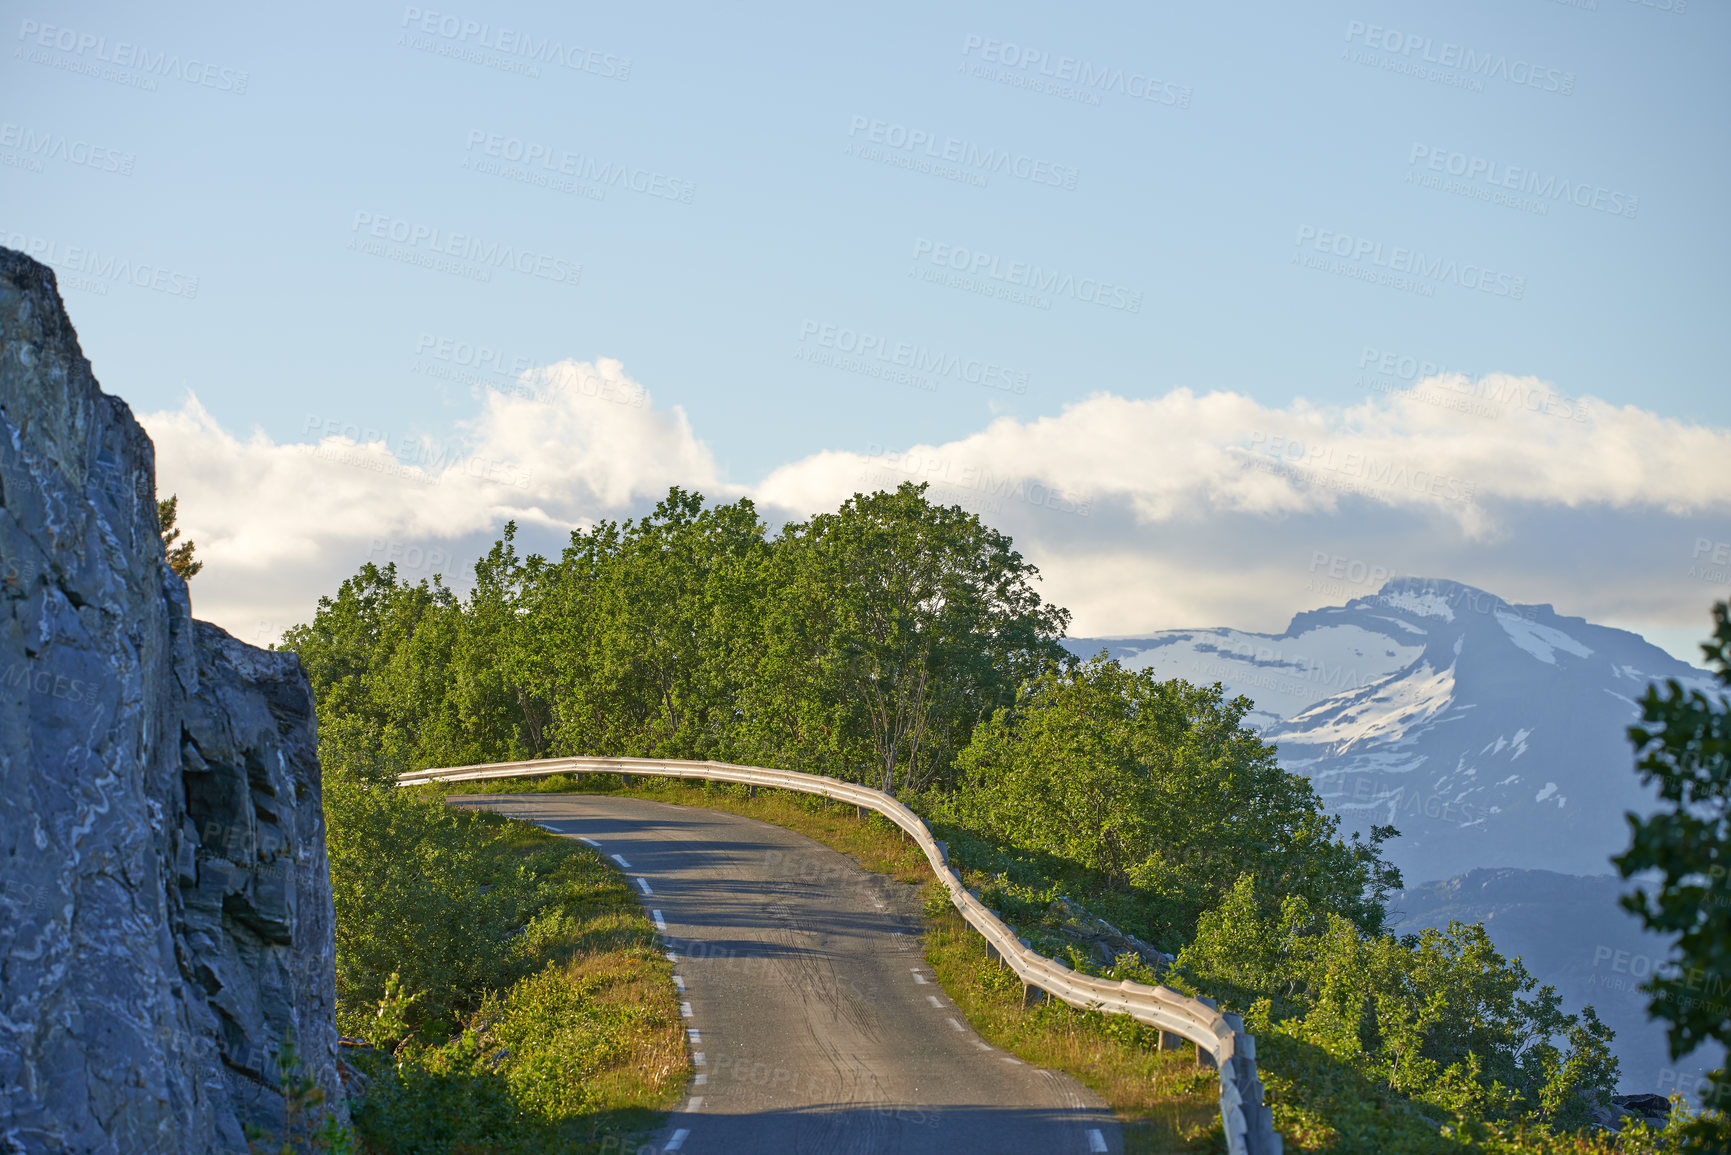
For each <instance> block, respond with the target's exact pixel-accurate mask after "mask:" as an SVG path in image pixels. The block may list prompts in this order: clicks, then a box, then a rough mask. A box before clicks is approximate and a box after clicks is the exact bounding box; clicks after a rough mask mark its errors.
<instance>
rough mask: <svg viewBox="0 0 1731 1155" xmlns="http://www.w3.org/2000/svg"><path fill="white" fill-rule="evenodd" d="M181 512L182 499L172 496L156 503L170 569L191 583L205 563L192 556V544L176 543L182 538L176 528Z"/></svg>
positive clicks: (157, 517) (185, 542)
mask: <svg viewBox="0 0 1731 1155" xmlns="http://www.w3.org/2000/svg"><path fill="white" fill-rule="evenodd" d="M179 510H180V497H179V495H178V494H170V495H169V496H168V497H167V498H165V499H163V500H161V501H158V502H157V503H156V526H157V530H158V531H159V532H160V533H161V534H162V552H163V556H164V557H165V558H166V559H167V561H168V568H169V569H171V570H173V571H174V572H175V573H177V574H179V575H180V577H181V580H183V581H191V580H192V575H193V574H195V573H197V572H198V571H199V570H201V569H203V568H204V563H203V562H201V561H198V560H196V559H194V558H193V556H192V542H190V541H183V542H181V543H180V544H179V545H176V544H175V542H176V541H178V540H179V538H180V530H178V529H176V528H175V527H174V518H175V515H176V514H177V513H178V512H179Z"/></svg>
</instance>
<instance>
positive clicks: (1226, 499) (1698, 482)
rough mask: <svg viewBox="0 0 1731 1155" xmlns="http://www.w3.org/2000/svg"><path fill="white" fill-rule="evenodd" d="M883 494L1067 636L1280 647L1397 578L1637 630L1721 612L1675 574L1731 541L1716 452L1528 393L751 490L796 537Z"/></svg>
mask: <svg viewBox="0 0 1731 1155" xmlns="http://www.w3.org/2000/svg"><path fill="white" fill-rule="evenodd" d="M903 480H914V481H920V480H924V481H928V482H930V483H931V486H932V489H931V496H933V497H934V498H936V499H938V500H942V501H949V502H955V503H957V504H960V505H962V506H964V507H966V508H969V509H972V510H975V511H976V512H979V513H981V514H983V515H984V516H986V517H987V519H988V520H989V521H990V522H992V523H993V524H994V525H996V526H998V527H999V528H1001V529H1003V530H1005V531H1006V532H1009V533H1010V534H1012V535H1013V536H1014V537H1015V539H1016V542H1017V545H1018V547H1019V548H1020V549H1021V550H1022V551H1023V552H1024V553H1025V554H1026V555H1027V556H1028V557H1030V559H1032V560H1033V561H1035V562H1036V563H1037V564H1038V565H1039V566H1040V567H1041V570H1042V572H1043V574H1044V578H1045V582H1044V585H1045V590H1046V592H1047V594H1048V596H1050V597H1052V598H1053V599H1054V600H1056V601H1058V602H1060V603H1061V604H1063V605H1066V606H1068V607H1070V608H1071V609H1072V610H1073V611H1074V613H1075V621H1074V624H1073V632H1075V633H1076V634H1078V635H1106V634H1132V633H1140V632H1145V631H1149V630H1154V629H1161V628H1168V627H1176V626H1205V625H1232V626H1238V627H1241V628H1246V629H1256V630H1279V629H1281V628H1283V627H1284V626H1285V625H1286V622H1287V620H1288V618H1289V617H1290V616H1291V614H1292V613H1293V612H1295V611H1297V610H1302V609H1308V608H1314V607H1318V606H1322V605H1329V604H1338V603H1340V602H1344V601H1346V600H1348V599H1350V598H1352V597H1357V596H1362V595H1364V594H1369V593H1373V592H1375V588H1376V586H1378V585H1380V583H1381V581H1382V580H1383V579H1384V578H1386V577H1387V576H1389V575H1402V574H1407V575H1422V576H1432V577H1447V578H1454V579H1456V580H1460V581H1466V582H1471V583H1473V584H1476V585H1480V586H1483V587H1484V588H1486V589H1489V590H1491V591H1493V592H1495V593H1497V594H1499V595H1501V596H1503V597H1506V598H1509V599H1511V600H1517V601H1520V600H1524V601H1535V602H1554V603H1556V604H1557V606H1558V609H1559V610H1560V611H1562V612H1567V613H1576V614H1585V615H1588V616H1594V615H1602V616H1600V617H1599V618H1598V620H1601V621H1606V622H1607V624H1618V625H1624V626H1626V627H1628V628H1653V629H1655V630H1660V629H1671V628H1680V629H1687V628H1692V627H1693V625H1694V624H1697V623H1701V622H1704V621H1705V607H1706V606H1707V605H1708V604H1710V602H1711V601H1712V599H1713V598H1714V597H1715V596H1717V597H1725V596H1726V595H1727V594H1728V593H1731V590H1728V589H1727V588H1726V587H1725V585H1724V584H1723V581H1724V579H1719V580H1720V583H1721V584H1720V585H1719V586H1718V587H1717V592H1716V593H1715V588H1714V586H1713V585H1712V584H1711V582H1710V580H1709V578H1706V577H1703V576H1702V574H1703V573H1704V572H1707V571H1706V570H1705V568H1704V567H1702V566H1698V565H1696V566H1692V564H1691V563H1692V560H1693V559H1692V558H1691V556H1690V555H1691V554H1692V553H1694V552H1697V551H1698V550H1699V543H1700V542H1701V541H1702V540H1703V539H1704V538H1705V539H1708V540H1712V541H1715V542H1717V541H1726V540H1731V517H1728V515H1731V431H1727V430H1722V429H1711V428H1702V427H1699V426H1692V425H1689V424H1687V423H1684V422H1679V421H1675V420H1671V419H1668V418H1663V417H1660V416H1658V415H1656V414H1653V413H1649V412H1646V411H1643V410H1640V409H1637V408H1635V407H1633V406H1625V407H1621V408H1618V407H1615V406H1611V405H1607V404H1605V403H1603V402H1598V401H1594V400H1591V399H1588V400H1585V401H1576V400H1573V399H1568V398H1564V397H1563V396H1562V395H1561V394H1559V393H1557V392H1556V391H1555V390H1554V389H1553V388H1552V387H1551V386H1549V385H1548V384H1546V383H1545V382H1543V381H1540V380H1538V379H1536V378H1516V377H1510V376H1506V375H1501V374H1492V375H1490V376H1487V377H1485V378H1482V379H1480V380H1478V381H1476V382H1475V381H1471V380H1468V379H1467V378H1465V377H1459V376H1450V377H1438V378H1433V379H1430V380H1427V381H1423V382H1421V383H1420V384H1419V385H1418V386H1417V387H1416V388H1414V389H1412V390H1409V391H1407V392H1405V393H1400V394H1394V395H1391V396H1387V397H1372V398H1370V399H1368V400H1366V401H1365V402H1364V403H1362V404H1358V405H1354V406H1351V407H1346V408H1333V409H1329V408H1323V407H1319V406H1314V405H1311V404H1308V403H1306V402H1304V401H1302V400H1301V401H1297V402H1295V403H1293V404H1292V405H1290V406H1286V407H1271V406H1265V405H1262V404H1259V403H1258V402H1256V401H1254V400H1252V399H1250V398H1248V397H1244V396H1240V395H1237V394H1232V393H1209V394H1204V395H1197V394H1194V393H1192V392H1190V391H1189V390H1183V389H1180V390H1175V391H1173V392H1171V393H1167V394H1165V395H1164V396H1160V397H1152V398H1146V399H1133V398H1125V397H1118V396H1113V395H1109V394H1100V395H1096V396H1093V397H1090V398H1089V399H1087V400H1086V401H1083V402H1080V403H1078V404H1076V405H1072V406H1070V407H1068V408H1066V409H1065V410H1064V411H1063V412H1062V413H1060V414H1058V415H1056V416H1047V417H1040V418H1036V419H1033V420H1028V421H1017V420H1012V419H1009V418H1000V419H998V420H996V421H994V422H992V423H991V424H990V425H988V426H987V427H986V428H985V429H982V430H981V431H979V432H978V433H975V434H972V435H971V436H968V437H964V438H961V439H958V440H956V441H952V442H948V443H944V444H937V445H915V446H911V447H908V448H906V449H884V450H883V451H881V452H875V453H837V452H826V453H821V454H817V455H814V456H812V457H808V458H806V459H804V460H801V461H796V462H792V463H790V464H788V465H786V466H783V467H782V468H780V469H777V470H775V471H774V472H773V473H771V474H770V476H769V477H767V478H765V479H764V481H763V482H762V483H761V484H760V485H759V486H758V487H757V488H756V491H755V492H756V495H757V496H758V498H759V499H760V500H761V501H763V502H764V503H765V504H766V505H773V506H778V507H781V508H784V509H786V510H788V511H790V512H791V513H793V514H795V515H798V516H804V515H807V514H810V513H813V512H816V511H818V510H823V509H832V508H834V507H835V506H836V504H837V503H839V502H840V501H843V500H845V499H846V498H847V497H848V496H849V495H850V494H852V493H853V492H854V491H855V490H858V489H874V488H879V487H886V486H893V485H894V484H896V483H898V482H900V481H903ZM1673 652H1677V650H1676V648H1675V647H1673ZM1686 652H1687V654H1688V656H1690V657H1691V658H1693V657H1694V656H1695V651H1694V650H1693V649H1692V648H1690V649H1688V650H1687V651H1686Z"/></svg>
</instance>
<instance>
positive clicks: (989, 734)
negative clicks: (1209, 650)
mask: <svg viewBox="0 0 1731 1155" xmlns="http://www.w3.org/2000/svg"><path fill="white" fill-rule="evenodd" d="M1251 708H1252V706H1251V702H1250V701H1249V699H1246V698H1242V697H1240V698H1234V699H1231V700H1228V699H1227V698H1226V697H1225V695H1224V693H1223V692H1222V691H1221V689H1220V687H1219V686H1218V685H1215V686H1207V687H1198V686H1192V685H1190V684H1188V683H1186V682H1183V681H1176V680H1174V681H1160V680H1159V679H1158V678H1156V677H1155V676H1154V674H1153V673H1152V672H1150V671H1146V670H1144V671H1139V672H1138V671H1131V670H1127V669H1125V668H1124V667H1123V666H1122V665H1120V664H1119V663H1117V662H1115V661H1112V660H1110V659H1108V658H1107V657H1106V656H1105V655H1104V654H1101V655H1100V656H1099V657H1097V658H1095V659H1094V660H1092V661H1090V662H1088V663H1087V664H1085V665H1083V666H1081V667H1079V668H1076V669H1072V670H1066V671H1059V670H1050V671H1048V672H1047V673H1045V674H1043V675H1042V676H1041V677H1039V678H1037V679H1035V680H1033V681H1031V682H1028V683H1026V684H1025V685H1024V688H1023V692H1022V695H1021V697H1020V698H1019V699H1018V701H1017V702H1016V704H1015V705H1014V706H1013V707H1006V708H1002V709H1000V710H998V711H997V713H996V714H994V715H993V717H992V719H991V720H990V721H989V722H988V723H986V724H985V725H982V726H981V727H979V729H977V730H976V731H975V733H974V738H973V741H972V744H970V745H969V746H968V747H967V748H966V749H964V750H963V751H962V752H961V756H960V758H959V759H958V765H959V766H960V767H961V770H962V780H961V786H962V788H961V790H960V791H959V792H958V794H957V795H956V797H955V798H954V800H953V804H952V807H951V809H952V812H953V813H954V815H955V817H956V818H957V819H958V820H959V821H961V822H962V823H963V824H964V825H966V826H969V827H971V828H973V829H976V830H979V831H983V832H985V833H987V834H988V835H990V836H991V837H994V838H997V839H1000V840H1002V841H1005V842H1008V843H1010V844H1012V845H1015V846H1018V847H1022V848H1024V849H1028V850H1036V851H1044V852H1046V853H1049V854H1054V855H1057V856H1059V857H1061V858H1065V859H1068V860H1070V861H1074V862H1077V863H1080V864H1082V865H1084V866H1087V867H1090V868H1092V869H1095V870H1098V871H1099V872H1100V873H1101V874H1102V875H1104V877H1105V878H1106V879H1107V880H1108V882H1109V883H1110V885H1112V886H1114V887H1116V888H1119V889H1128V890H1133V891H1135V892H1137V893H1138V894H1139V895H1140V896H1141V897H1142V898H1143V899H1144V901H1145V902H1147V903H1148V904H1150V905H1153V906H1156V907H1159V908H1162V909H1163V910H1164V911H1166V912H1168V913H1167V915H1166V918H1165V920H1163V921H1167V922H1169V923H1171V924H1176V925H1177V926H1178V927H1180V928H1181V931H1182V932H1183V933H1184V934H1186V935H1187V934H1188V932H1189V930H1190V928H1191V927H1193V926H1194V924H1195V921H1196V919H1197V918H1198V917H1199V916H1200V915H1201V914H1202V912H1203V911H1204V910H1207V909H1208V908H1209V907H1212V906H1214V905H1215V904H1216V903H1218V902H1219V901H1220V900H1221V899H1222V898H1223V897H1224V896H1225V895H1226V894H1228V893H1229V892H1230V891H1231V890H1232V887H1233V885H1234V883H1235V882H1236V880H1237V879H1238V878H1239V876H1240V875H1241V874H1244V873H1246V872H1248V873H1249V874H1250V876H1251V877H1253V878H1254V879H1255V881H1256V884H1257V886H1258V888H1259V890H1260V891H1261V892H1262V893H1265V894H1270V895H1289V894H1290V895H1301V896H1303V897H1304V898H1305V899H1306V900H1307V901H1308V902H1310V903H1311V904H1312V905H1314V906H1315V907H1317V908H1318V909H1321V910H1325V911H1331V912H1334V913H1338V914H1340V915H1343V916H1345V917H1346V918H1348V919H1350V920H1351V921H1352V922H1353V923H1354V925H1356V926H1359V927H1361V928H1363V929H1365V930H1368V931H1375V930H1378V929H1380V928H1381V925H1382V920H1383V905H1382V903H1383V899H1384V897H1385V896H1386V895H1387V893H1388V892H1389V890H1391V889H1392V888H1395V887H1398V886H1399V885H1400V874H1399V872H1398V871H1396V870H1395V869H1394V868H1393V867H1391V866H1389V865H1388V864H1387V863H1385V862H1383V861H1382V859H1381V856H1380V853H1379V852H1378V850H1377V846H1376V844H1377V843H1379V842H1381V841H1382V840H1383V839H1384V838H1387V837H1391V836H1392V835H1394V833H1395V831H1394V830H1393V829H1392V828H1378V830H1377V832H1376V834H1375V835H1374V837H1373V839H1372V841H1371V842H1370V843H1364V842H1360V841H1358V840H1356V839H1355V840H1354V841H1352V842H1350V843H1349V842H1343V841H1342V840H1341V839H1340V838H1339V837H1338V834H1337V829H1338V826H1339V823H1338V820H1336V819H1335V818H1334V817H1333V816H1331V815H1329V814H1327V813H1326V812H1325V811H1324V810H1323V808H1322V803H1321V800H1320V799H1319V798H1318V797H1317V795H1316V792H1315V791H1314V790H1313V789H1312V788H1311V785H1310V783H1309V781H1308V780H1306V779H1304V778H1302V777H1300V776H1298V775H1296V774H1289V773H1287V772H1286V771H1284V770H1282V769H1281V768H1280V766H1279V765H1278V764H1277V763H1276V761H1275V751H1274V748H1273V747H1272V746H1270V745H1268V744H1267V743H1265V742H1263V741H1262V740H1261V739H1260V738H1258V737H1257V735H1256V734H1255V733H1254V732H1253V731H1251V730H1250V729H1249V728H1247V727H1246V726H1245V725H1244V724H1243V722H1244V717H1245V715H1246V714H1247V713H1249V711H1250V709H1251Z"/></svg>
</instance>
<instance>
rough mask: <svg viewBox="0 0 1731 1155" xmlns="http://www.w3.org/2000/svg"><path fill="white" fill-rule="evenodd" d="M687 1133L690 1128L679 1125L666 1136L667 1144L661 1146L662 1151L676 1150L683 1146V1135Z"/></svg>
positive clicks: (689, 1132) (689, 1131)
mask: <svg viewBox="0 0 1731 1155" xmlns="http://www.w3.org/2000/svg"><path fill="white" fill-rule="evenodd" d="M689 1134H691V1128H689V1127H681V1128H680V1129H679V1130H677V1131H675V1132H674V1133H673V1134H672V1135H671V1136H669V1137H668V1140H667V1146H665V1147H663V1148H662V1150H663V1151H677V1150H679V1149H680V1148H681V1147H683V1146H685V1137H686V1136H687V1135H689Z"/></svg>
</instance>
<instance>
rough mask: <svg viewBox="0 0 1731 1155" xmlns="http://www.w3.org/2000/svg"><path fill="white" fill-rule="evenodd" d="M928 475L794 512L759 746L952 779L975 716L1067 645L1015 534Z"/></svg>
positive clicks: (887, 786) (776, 595) (766, 645)
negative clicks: (932, 483)
mask: <svg viewBox="0 0 1731 1155" xmlns="http://www.w3.org/2000/svg"><path fill="white" fill-rule="evenodd" d="M925 493H926V486H925V485H924V484H919V485H915V484H912V483H905V484H903V485H902V486H901V487H900V488H898V489H897V490H896V491H895V492H894V493H888V492H882V491H880V492H877V493H872V494H857V493H856V494H855V495H854V496H853V497H852V498H851V499H849V500H848V501H847V502H846V503H844V504H843V505H842V507H841V508H840V509H839V510H838V511H836V512H835V513H833V514H820V515H819V516H817V517H814V518H812V519H811V520H810V521H807V522H795V523H790V524H789V525H787V526H785V527H784V528H783V530H782V533H781V535H780V537H779V538H778V539H777V540H776V542H775V547H774V552H773V554H772V556H771V558H770V560H769V570H768V575H767V578H766V587H767V596H766V605H765V607H764V611H763V638H762V642H761V645H760V646H759V647H758V651H757V652H758V655H759V658H760V660H759V661H757V663H756V665H755V668H754V669H753V671H752V672H751V674H750V675H749V677H748V678H747V679H746V686H745V695H746V699H745V702H744V703H743V705H744V713H745V715H746V716H747V718H748V719H749V722H748V728H749V729H750V731H751V735H752V742H753V745H754V746H755V747H756V748H757V749H760V750H765V749H767V750H770V751H779V752H781V754H782V756H783V757H787V758H791V759H792V762H793V764H796V765H802V766H805V767H807V768H810V769H820V768H821V769H826V770H829V771H831V772H834V773H839V774H843V775H846V776H848V777H852V778H855V779H856V780H862V781H866V782H870V783H872V784H873V785H876V786H878V787H879V788H881V789H884V790H889V791H894V790H896V789H898V788H912V789H921V788H924V787H927V786H931V785H948V784H949V783H948V781H947V776H948V772H949V767H950V763H951V760H952V759H953V757H954V755H955V752H956V751H957V750H958V749H960V748H961V747H962V746H963V745H965V744H966V742H967V741H968V738H969V735H970V734H971V733H972V731H973V727H974V726H975V725H976V724H977V723H978V722H979V721H980V720H981V719H982V718H984V717H987V716H989V715H990V713H991V711H992V710H994V709H995V708H997V707H998V706H999V705H1002V704H1004V703H1005V702H1008V701H1011V700H1013V697H1014V694H1015V688H1016V686H1017V685H1019V684H1020V683H1021V682H1023V681H1025V680H1026V679H1028V678H1030V677H1034V676H1037V675H1038V674H1039V673H1040V671H1041V670H1043V669H1045V668H1046V667H1048V666H1050V665H1052V664H1054V663H1058V662H1063V661H1065V660H1067V658H1068V655H1067V654H1066V652H1065V651H1064V649H1063V648H1062V647H1061V646H1060V645H1059V644H1058V639H1059V638H1060V637H1062V636H1063V632H1064V629H1065V627H1066V626H1067V625H1068V624H1069V619H1070V615H1069V612H1068V611H1067V610H1063V609H1060V608H1058V607H1056V606H1052V605H1048V604H1047V603H1045V602H1044V601H1042V600H1041V598H1040V595H1039V594H1038V592H1036V591H1035V589H1034V586H1033V582H1034V581H1035V579H1037V577H1038V576H1039V571H1038V570H1037V569H1036V568H1035V567H1034V566H1033V565H1031V564H1030V563H1028V562H1027V561H1025V560H1023V558H1022V555H1021V554H1019V553H1017V552H1016V551H1015V549H1014V548H1013V546H1012V543H1011V541H1010V539H1009V538H1008V537H1007V536H1005V535H1004V534H1001V533H998V532H997V531H996V530H993V529H991V528H989V527H987V526H986V525H984V524H983V523H981V521H980V519H979V518H978V517H977V516H976V515H974V514H971V513H968V512H966V511H965V510H963V509H962V508H961V507H959V506H954V505H951V506H940V505H935V504H933V503H932V502H931V501H929V500H928V499H927V498H926V496H925Z"/></svg>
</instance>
